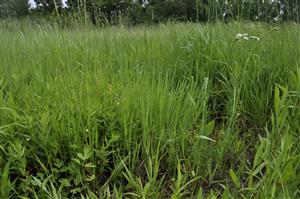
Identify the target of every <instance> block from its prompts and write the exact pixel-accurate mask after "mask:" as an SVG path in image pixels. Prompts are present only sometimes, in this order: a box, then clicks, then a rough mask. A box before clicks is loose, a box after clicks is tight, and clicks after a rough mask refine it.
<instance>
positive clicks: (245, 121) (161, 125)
mask: <svg viewBox="0 0 300 199" xmlns="http://www.w3.org/2000/svg"><path fill="white" fill-rule="evenodd" d="M0 26H1V28H0V35H1V36H0V198H23V199H25V198H53V199H59V198H91V199H94V198H144V199H149V198H153V199H154V198H172V199H178V198H197V199H200V198H299V197H300V189H299V187H300V164H299V162H300V156H299V155H300V148H299V147H300V139H299V136H300V134H299V131H300V123H299V121H300V109H299V105H300V70H299V63H300V37H299V36H300V26H299V25H296V24H282V25H279V26H274V25H268V24H255V23H244V24H241V23H230V24H222V23H215V24H207V25H204V24H165V25H163V24H161V25H156V26H149V27H146V26H141V27H134V28H133V27H131V28H128V27H123V26H121V25H120V26H115V27H107V28H104V29H96V28H94V27H79V26H78V27H73V28H69V29H65V30H64V29H61V28H59V27H55V26H53V25H47V24H42V25H36V24H32V23H28V22H7V23H6V22H1V25H0ZM238 33H241V34H245V33H247V34H248V35H253V36H255V37H257V38H259V39H251V37H248V36H247V38H248V39H246V38H245V37H241V38H240V37H239V38H236V35H237V34H238Z"/></svg>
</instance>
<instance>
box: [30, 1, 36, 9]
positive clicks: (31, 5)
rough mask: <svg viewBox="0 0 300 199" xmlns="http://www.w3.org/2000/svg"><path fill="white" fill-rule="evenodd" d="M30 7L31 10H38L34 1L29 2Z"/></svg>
mask: <svg viewBox="0 0 300 199" xmlns="http://www.w3.org/2000/svg"><path fill="white" fill-rule="evenodd" d="M28 6H29V10H34V9H36V8H37V4H36V2H35V1H34V0H29V1H28Z"/></svg>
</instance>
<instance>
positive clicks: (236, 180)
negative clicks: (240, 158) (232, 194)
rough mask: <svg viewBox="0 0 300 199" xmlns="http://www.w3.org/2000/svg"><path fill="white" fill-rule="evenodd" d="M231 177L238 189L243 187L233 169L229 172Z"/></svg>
mask: <svg viewBox="0 0 300 199" xmlns="http://www.w3.org/2000/svg"><path fill="white" fill-rule="evenodd" d="M229 175H230V177H231V179H232V182H233V183H234V185H235V186H236V187H237V188H240V187H241V185H240V180H239V178H238V177H237V175H236V174H235V173H234V171H233V170H232V169H230V170H229Z"/></svg>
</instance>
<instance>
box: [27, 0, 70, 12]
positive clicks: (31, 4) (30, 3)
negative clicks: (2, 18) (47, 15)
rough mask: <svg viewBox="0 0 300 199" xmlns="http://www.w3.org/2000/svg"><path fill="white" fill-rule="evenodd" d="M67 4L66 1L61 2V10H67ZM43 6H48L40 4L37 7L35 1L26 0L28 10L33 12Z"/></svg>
mask: <svg viewBox="0 0 300 199" xmlns="http://www.w3.org/2000/svg"><path fill="white" fill-rule="evenodd" d="M67 2H68V0H61V5H60V7H61V8H69V6H68V4H67ZM43 6H49V5H48V4H47V3H46V4H42V3H40V4H39V5H37V3H36V2H35V0H28V9H29V10H35V9H37V8H40V7H43Z"/></svg>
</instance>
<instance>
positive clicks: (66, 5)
mask: <svg viewBox="0 0 300 199" xmlns="http://www.w3.org/2000/svg"><path fill="white" fill-rule="evenodd" d="M67 1H68V0H61V7H62V8H68V7H69V6H68V4H67Z"/></svg>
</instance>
